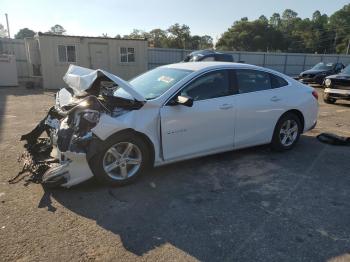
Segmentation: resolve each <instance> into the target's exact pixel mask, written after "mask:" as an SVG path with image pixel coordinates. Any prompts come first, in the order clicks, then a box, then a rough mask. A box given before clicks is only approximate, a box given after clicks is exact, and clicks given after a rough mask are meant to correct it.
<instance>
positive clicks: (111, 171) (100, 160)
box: [89, 133, 150, 186]
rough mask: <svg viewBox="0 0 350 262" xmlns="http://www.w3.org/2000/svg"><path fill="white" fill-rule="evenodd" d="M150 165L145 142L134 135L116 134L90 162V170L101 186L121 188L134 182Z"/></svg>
mask: <svg viewBox="0 0 350 262" xmlns="http://www.w3.org/2000/svg"><path fill="white" fill-rule="evenodd" d="M149 163H150V152H149V149H148V147H147V144H146V143H145V141H144V140H143V139H142V138H140V137H139V136H137V135H134V134H132V133H131V134H125V133H124V134H116V135H114V136H112V137H110V138H108V139H107V140H106V141H105V142H104V143H103V144H102V146H101V150H100V151H99V153H97V154H96V155H95V156H94V157H93V158H92V159H91V160H90V163H89V164H90V168H91V170H92V172H93V174H94V175H95V177H96V179H97V180H98V181H100V182H102V183H103V184H107V185H111V186H122V185H126V184H130V183H131V182H133V181H135V179H137V178H138V177H139V176H140V175H142V173H144V171H145V169H146V168H147V167H148V166H149Z"/></svg>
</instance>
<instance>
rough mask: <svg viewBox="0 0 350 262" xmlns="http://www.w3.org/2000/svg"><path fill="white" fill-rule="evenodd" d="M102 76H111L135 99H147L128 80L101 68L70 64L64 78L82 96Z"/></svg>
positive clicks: (112, 79) (111, 78) (75, 92)
mask: <svg viewBox="0 0 350 262" xmlns="http://www.w3.org/2000/svg"><path fill="white" fill-rule="evenodd" d="M101 76H106V77H107V78H109V79H110V80H111V81H113V82H114V83H116V84H117V85H118V86H119V87H120V88H122V89H123V90H124V91H125V92H127V93H128V94H129V95H131V96H132V97H133V98H134V99H135V100H137V101H140V102H145V101H146V99H145V98H144V97H143V96H142V95H141V94H140V93H138V92H137V91H136V90H135V89H134V88H133V87H132V86H131V85H130V84H129V83H128V82H126V81H125V80H123V79H121V78H120V77H118V76H116V75H113V74H111V73H108V72H106V71H104V70H101V69H97V70H93V69H89V68H85V67H81V66H76V65H70V66H69V68H68V71H67V73H66V74H65V75H64V77H63V80H64V81H65V82H66V83H67V85H68V86H69V87H70V88H71V89H72V90H73V92H74V94H75V95H77V96H80V95H84V94H85V92H86V91H87V90H88V89H90V88H91V87H92V85H93V83H94V82H95V80H96V79H97V78H98V77H101Z"/></svg>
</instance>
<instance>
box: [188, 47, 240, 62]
mask: <svg viewBox="0 0 350 262" xmlns="http://www.w3.org/2000/svg"><path fill="white" fill-rule="evenodd" d="M206 61H222V62H233V56H232V55H230V54H224V53H220V52H216V51H213V50H200V51H195V52H192V53H190V54H189V55H188V56H187V57H186V58H185V59H184V61H183V62H206Z"/></svg>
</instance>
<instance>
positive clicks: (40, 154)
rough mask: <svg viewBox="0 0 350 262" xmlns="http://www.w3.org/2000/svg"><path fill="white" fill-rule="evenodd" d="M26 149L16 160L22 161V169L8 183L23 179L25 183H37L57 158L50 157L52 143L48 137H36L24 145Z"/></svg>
mask: <svg viewBox="0 0 350 262" xmlns="http://www.w3.org/2000/svg"><path fill="white" fill-rule="evenodd" d="M24 147H25V148H26V150H25V151H24V152H23V153H22V154H21V155H20V156H19V157H18V162H19V163H22V165H23V166H22V170H21V171H20V172H19V173H18V174H17V175H16V176H15V177H14V178H12V179H10V180H9V181H8V182H9V183H10V184H15V183H18V182H19V181H22V180H25V182H26V183H25V185H28V184H29V183H36V184H39V183H41V182H42V177H43V175H44V174H45V172H46V171H47V170H48V169H49V168H50V167H51V166H52V165H53V164H54V163H58V159H54V158H50V154H51V151H52V145H51V141H50V138H38V139H37V140H36V142H33V141H31V143H28V144H26V145H25V146H24Z"/></svg>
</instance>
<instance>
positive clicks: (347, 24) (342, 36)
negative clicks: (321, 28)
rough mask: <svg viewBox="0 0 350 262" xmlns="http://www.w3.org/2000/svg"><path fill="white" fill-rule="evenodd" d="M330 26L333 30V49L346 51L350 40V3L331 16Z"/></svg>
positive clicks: (339, 51) (340, 51) (341, 51)
mask: <svg viewBox="0 0 350 262" xmlns="http://www.w3.org/2000/svg"><path fill="white" fill-rule="evenodd" d="M329 28H330V31H331V32H333V34H330V36H331V37H332V42H333V44H332V46H333V48H332V49H333V50H334V51H336V52H337V53H345V52H346V50H347V46H348V43H349V40H350V4H348V5H345V6H344V7H343V8H342V9H340V10H338V11H336V12H335V13H334V14H332V15H331V16H330V18H329Z"/></svg>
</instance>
